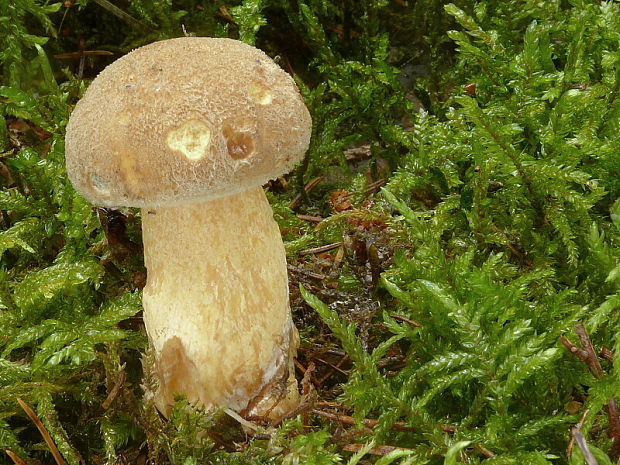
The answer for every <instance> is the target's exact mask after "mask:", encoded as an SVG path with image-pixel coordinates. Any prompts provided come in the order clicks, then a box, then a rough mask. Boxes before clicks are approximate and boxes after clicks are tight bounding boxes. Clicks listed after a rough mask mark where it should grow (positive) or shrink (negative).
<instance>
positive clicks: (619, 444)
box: [560, 321, 620, 457]
mask: <svg viewBox="0 0 620 465" xmlns="http://www.w3.org/2000/svg"><path fill="white" fill-rule="evenodd" d="M575 334H577V338H578V339H579V344H580V345H581V347H577V346H576V345H575V344H573V343H572V342H570V341H569V340H568V339H567V338H565V337H561V338H560V342H561V343H562V345H564V347H566V348H567V349H568V350H569V352H571V353H572V354H574V355H575V356H576V357H577V358H579V359H580V360H582V361H583V362H584V363H585V364H586V365H587V366H588V369H589V370H590V373H592V376H594V377H595V378H596V379H601V378H602V377H603V375H604V374H605V372H604V371H603V367H602V366H601V362H600V360H599V358H598V355H597V353H596V351H595V350H594V346H592V341H591V340H590V336H588V333H587V331H586V328H585V326H584V325H583V323H582V322H581V321H578V322H577V323H575ZM605 410H606V411H607V417H608V419H609V437H611V438H612V440H613V442H612V445H611V451H610V454H611V455H612V456H613V457H616V456H618V455H619V454H620V416H619V415H618V405H617V403H616V399H615V398H614V397H612V398H611V399H609V402H608V403H607V405H606V406H605ZM579 431H580V430H579ZM579 434H581V433H579ZM573 437H574V436H573ZM584 456H585V454H584Z"/></svg>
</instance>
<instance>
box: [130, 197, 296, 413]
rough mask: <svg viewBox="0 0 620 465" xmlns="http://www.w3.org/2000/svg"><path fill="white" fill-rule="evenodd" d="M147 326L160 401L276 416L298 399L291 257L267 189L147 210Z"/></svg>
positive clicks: (144, 221)
mask: <svg viewBox="0 0 620 465" xmlns="http://www.w3.org/2000/svg"><path fill="white" fill-rule="evenodd" d="M142 233H143V239H144V260H145V264H146V267H147V270H148V280H147V285H146V287H145V288H144V294H143V304H144V321H145V324H146V329H147V333H148V335H149V340H150V344H151V346H152V348H153V350H154V354H155V360H156V371H157V375H158V378H159V383H160V385H159V389H158V391H157V393H156V404H157V406H158V408H159V409H160V410H161V411H162V412H163V413H164V414H168V413H169V412H170V408H171V406H172V405H173V403H174V399H173V393H175V392H177V393H179V394H182V395H184V396H186V397H187V398H188V400H189V401H190V402H192V403H194V404H197V405H200V406H203V407H204V408H206V409H209V408H211V407H228V408H231V409H233V410H235V411H237V412H239V413H241V414H244V415H260V416H267V417H271V418H275V417H277V416H280V415H282V414H284V413H287V412H290V411H292V410H293V409H294V408H295V407H296V406H297V405H298V402H299V393H298V390H297V382H296V380H295V376H294V370H293V368H292V364H293V357H294V356H295V353H296V350H297V346H298V336H297V331H296V329H295V327H294V325H293V322H292V318H291V311H290V307H289V300H288V280H287V271H286V256H285V252H284V246H283V243H282V238H281V236H280V231H279V229H278V226H277V224H276V222H275V221H274V219H273V214H272V211H271V208H270V206H269V203H268V201H267V198H266V197H265V193H264V192H263V190H262V188H260V187H258V188H252V189H250V190H248V191H245V192H242V193H239V194H235V195H232V196H229V197H224V198H220V199H217V200H212V201H208V202H199V203H189V204H184V205H179V206H168V207H157V208H143V209H142Z"/></svg>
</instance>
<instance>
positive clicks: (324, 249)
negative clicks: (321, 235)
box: [299, 242, 342, 255]
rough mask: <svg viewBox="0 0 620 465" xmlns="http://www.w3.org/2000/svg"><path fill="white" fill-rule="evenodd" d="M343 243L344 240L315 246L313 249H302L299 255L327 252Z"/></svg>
mask: <svg viewBox="0 0 620 465" xmlns="http://www.w3.org/2000/svg"><path fill="white" fill-rule="evenodd" d="M341 245H342V242H334V243H333V244H327V245H322V246H320V247H314V248H312V249H306V250H302V251H301V252H299V255H311V254H315V253H323V252H327V251H328V250H333V249H337V248H338V247H340V246H341Z"/></svg>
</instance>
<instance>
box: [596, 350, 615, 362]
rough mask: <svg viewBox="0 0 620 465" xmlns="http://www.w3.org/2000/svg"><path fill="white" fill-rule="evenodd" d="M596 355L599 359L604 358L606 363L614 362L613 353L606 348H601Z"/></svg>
mask: <svg viewBox="0 0 620 465" xmlns="http://www.w3.org/2000/svg"><path fill="white" fill-rule="evenodd" d="M598 355H599V356H600V357H601V358H604V359H605V360H607V361H608V362H613V361H614V353H613V352H612V351H611V350H610V349H608V348H607V347H601V350H600V352H599V353H598Z"/></svg>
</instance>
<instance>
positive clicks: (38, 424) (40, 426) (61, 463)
mask: <svg viewBox="0 0 620 465" xmlns="http://www.w3.org/2000/svg"><path fill="white" fill-rule="evenodd" d="M16 400H17V403H18V404H19V406H20V407H21V408H22V410H23V411H24V412H26V415H28V418H30V420H31V421H32V422H33V423H34V425H35V426H36V427H37V429H38V430H39V433H41V436H43V439H44V440H45V443H46V444H47V447H49V449H50V452H51V453H52V455H53V456H54V460H55V461H56V464H57V465H66V462H65V460H64V459H63V458H62V455H60V452H59V451H58V448H57V447H56V444H54V441H53V440H52V437H51V436H50V434H49V433H48V432H47V429H45V426H44V425H43V423H42V422H41V420H40V419H39V417H38V416H37V414H36V413H34V411H33V410H32V409H31V408H30V406H29V405H28V404H27V403H26V402H24V401H23V400H21V399H20V398H19V397H17V399H16Z"/></svg>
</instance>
